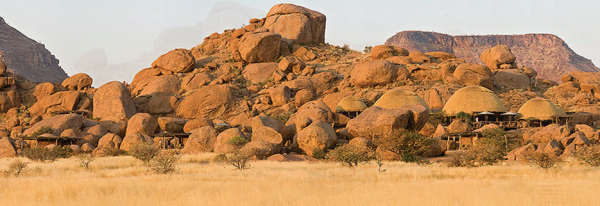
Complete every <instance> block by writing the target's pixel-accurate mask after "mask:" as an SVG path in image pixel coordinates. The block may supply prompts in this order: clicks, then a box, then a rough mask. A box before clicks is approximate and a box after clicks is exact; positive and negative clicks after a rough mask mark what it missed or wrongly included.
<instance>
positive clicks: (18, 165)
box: [2, 159, 29, 177]
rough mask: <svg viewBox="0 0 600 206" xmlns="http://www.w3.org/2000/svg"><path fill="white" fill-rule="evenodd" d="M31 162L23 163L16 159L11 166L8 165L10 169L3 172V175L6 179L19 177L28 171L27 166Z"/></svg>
mask: <svg viewBox="0 0 600 206" xmlns="http://www.w3.org/2000/svg"><path fill="white" fill-rule="evenodd" d="M28 165H29V162H25V161H21V160H20V159H15V160H13V161H12V162H10V164H8V168H6V169H5V170H2V173H3V174H4V176H6V177H10V176H13V177H19V176H20V175H21V174H23V173H24V172H25V171H26V170H27V166H28Z"/></svg>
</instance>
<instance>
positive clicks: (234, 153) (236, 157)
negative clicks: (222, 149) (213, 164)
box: [225, 136, 252, 171]
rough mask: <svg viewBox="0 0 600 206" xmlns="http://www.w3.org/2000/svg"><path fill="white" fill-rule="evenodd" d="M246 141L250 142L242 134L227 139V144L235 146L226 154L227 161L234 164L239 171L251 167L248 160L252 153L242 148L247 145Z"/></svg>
mask: <svg viewBox="0 0 600 206" xmlns="http://www.w3.org/2000/svg"><path fill="white" fill-rule="evenodd" d="M246 143H248V140H247V139H246V138H243V137H240V136H234V137H232V138H231V139H229V140H227V144H229V145H231V146H233V149H232V150H231V151H230V152H229V153H227V154H225V162H227V163H228V164H230V165H232V166H233V167H235V168H236V169H238V170H239V171H242V170H244V169H249V168H250V164H249V163H248V161H249V160H250V158H251V157H252V155H251V154H249V153H248V152H246V151H243V150H242V147H243V146H244V145H246Z"/></svg>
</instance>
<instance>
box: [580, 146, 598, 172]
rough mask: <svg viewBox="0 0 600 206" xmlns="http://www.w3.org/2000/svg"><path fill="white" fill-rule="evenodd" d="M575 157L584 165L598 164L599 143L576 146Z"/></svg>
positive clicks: (594, 165) (596, 165)
mask: <svg viewBox="0 0 600 206" xmlns="http://www.w3.org/2000/svg"><path fill="white" fill-rule="evenodd" d="M575 158H577V160H579V161H580V162H581V163H583V164H585V165H589V166H592V167H598V166H600V144H592V145H589V146H583V147H580V148H577V151H575Z"/></svg>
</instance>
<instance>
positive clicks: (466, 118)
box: [456, 112, 471, 124]
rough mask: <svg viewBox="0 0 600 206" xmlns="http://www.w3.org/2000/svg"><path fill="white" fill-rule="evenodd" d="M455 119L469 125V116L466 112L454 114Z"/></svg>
mask: <svg viewBox="0 0 600 206" xmlns="http://www.w3.org/2000/svg"><path fill="white" fill-rule="evenodd" d="M456 118H459V119H462V121H463V122H466V123H469V124H470V123H471V115H470V114H468V113H466V112H459V113H458V114H456Z"/></svg>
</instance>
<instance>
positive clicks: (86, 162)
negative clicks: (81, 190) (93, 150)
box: [77, 153, 96, 169]
mask: <svg viewBox="0 0 600 206" xmlns="http://www.w3.org/2000/svg"><path fill="white" fill-rule="evenodd" d="M95 159H96V158H94V155H92V154H84V153H82V154H79V155H77V164H78V166H79V167H82V168H85V169H90V163H92V161H94V160H95Z"/></svg>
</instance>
